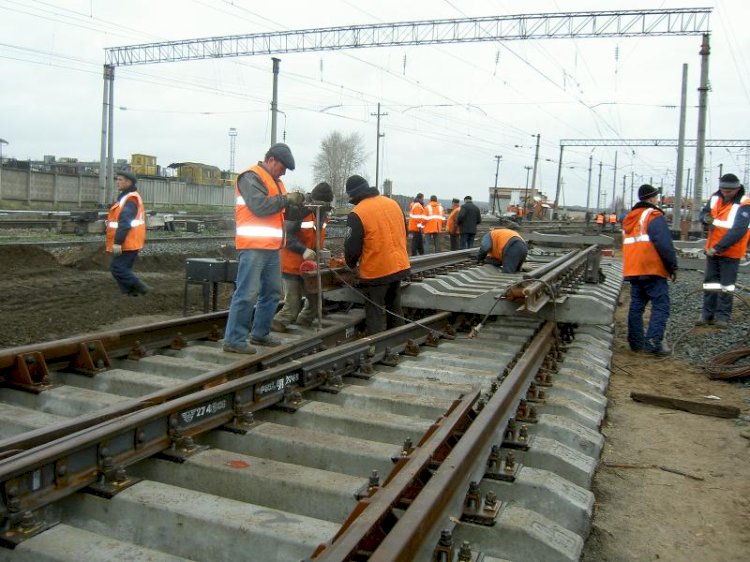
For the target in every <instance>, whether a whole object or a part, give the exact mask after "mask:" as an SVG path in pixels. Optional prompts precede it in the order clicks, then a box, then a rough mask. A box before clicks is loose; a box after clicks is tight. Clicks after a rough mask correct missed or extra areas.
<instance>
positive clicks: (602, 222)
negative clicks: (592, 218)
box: [596, 213, 604, 224]
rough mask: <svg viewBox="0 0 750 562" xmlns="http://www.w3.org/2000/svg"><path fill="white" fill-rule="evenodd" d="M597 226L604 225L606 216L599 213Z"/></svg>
mask: <svg viewBox="0 0 750 562" xmlns="http://www.w3.org/2000/svg"><path fill="white" fill-rule="evenodd" d="M596 224H604V215H603V214H601V213H599V214H598V215H596Z"/></svg>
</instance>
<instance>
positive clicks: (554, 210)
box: [552, 143, 564, 220]
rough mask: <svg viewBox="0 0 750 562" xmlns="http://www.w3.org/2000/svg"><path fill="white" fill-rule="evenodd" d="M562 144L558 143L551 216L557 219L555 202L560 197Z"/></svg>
mask: <svg viewBox="0 0 750 562" xmlns="http://www.w3.org/2000/svg"><path fill="white" fill-rule="evenodd" d="M563 148H564V145H563V144H562V143H561V144H560V159H559V160H558V161H557V187H556V188H555V202H554V204H553V207H554V209H553V211H552V218H553V219H555V220H557V203H558V201H559V199H560V181H561V180H562V160H563Z"/></svg>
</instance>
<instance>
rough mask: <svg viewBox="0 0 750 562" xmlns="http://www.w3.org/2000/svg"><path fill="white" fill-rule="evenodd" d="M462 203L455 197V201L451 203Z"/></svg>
mask: <svg viewBox="0 0 750 562" xmlns="http://www.w3.org/2000/svg"><path fill="white" fill-rule="evenodd" d="M460 202H461V201H459V200H458V199H456V198H455V197H454V198H453V200H452V201H451V203H460Z"/></svg>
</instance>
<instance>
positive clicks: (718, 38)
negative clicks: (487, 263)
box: [0, 0, 750, 206]
mask: <svg viewBox="0 0 750 562" xmlns="http://www.w3.org/2000/svg"><path fill="white" fill-rule="evenodd" d="M690 7H711V8H713V13H712V15H711V18H710V29H711V56H710V63H709V79H710V86H711V90H710V93H709V98H708V119H707V131H706V137H707V138H708V139H746V138H750V131H748V128H749V127H748V125H750V72H749V71H748V70H750V69H749V68H748V67H749V66H750V63H748V61H747V59H746V58H745V56H744V55H745V54H746V53H748V52H750V34H748V33H747V32H746V27H747V21H750V2H747V0H713V1H710V0H698V1H694V0H682V1H672V0H663V1H661V2H645V1H644V2H642V3H641V4H640V5H638V4H636V3H634V2H633V1H632V0H629V1H626V2H622V1H618V0H610V1H608V2H601V1H585V0H567V1H563V0H551V1H550V0H525V1H523V2H520V1H511V0H462V1H459V0H411V1H410V2H404V1H403V0H399V1H395V0H377V1H374V0H373V1H369V0H356V1H355V0H317V1H315V2H310V1H309V0H275V1H274V2H272V3H260V2H253V1H251V0H159V1H153V0H129V1H128V2H122V1H114V0H44V1H42V0H0V76H2V79H1V80H0V138H1V139H4V140H5V141H7V144H3V145H2V151H3V156H4V157H6V158H7V157H11V158H17V159H22V160H26V159H32V160H40V159H42V157H43V156H44V155H55V156H56V157H58V158H60V157H74V158H78V159H79V160H85V161H95V160H98V159H99V150H100V142H101V114H102V91H103V90H102V83H103V81H102V66H103V64H104V60H105V49H107V48H110V47H115V46H124V45H135V44H142V43H151V42H159V41H169V40H181V39H194V38H200V37H209V36H225V35H234V34H248V33H261V32H268V31H286V30H295V29H310V28H316V27H330V26H342V25H355V24H374V23H384V22H398V21H416V20H431V19H447V18H462V17H479V16H496V15H511V14H539V13H559V12H578V11H587V10H603V9H606V10H617V9H631V10H632V9H638V8H644V9H646V8H690ZM700 46H701V38H700V37H699V36H687V37H680V36H666V37H637V38H612V39H609V38H595V39H548V40H523V41H505V42H483V43H459V44H450V45H424V46H421V45H420V46H406V47H383V48H370V49H350V50H341V51H326V52H317V53H299V54H296V53H293V54H283V55H276V56H278V57H279V58H280V59H281V63H280V75H279V85H278V90H279V110H280V111H281V112H283V113H280V114H279V115H278V118H279V121H278V140H284V141H285V142H287V143H288V144H289V145H290V147H291V149H292V151H293V153H294V156H295V159H296V163H297V166H296V169H295V170H294V171H289V172H288V173H287V175H286V176H285V178H284V179H285V182H286V183H287V186H288V187H290V188H299V189H303V190H310V189H311V188H312V186H313V185H314V184H315V179H314V177H313V162H314V159H315V157H316V155H317V154H318V153H319V151H320V143H321V141H322V139H323V138H324V137H326V136H327V135H329V134H331V133H332V132H334V131H338V132H340V133H342V134H343V135H345V136H346V135H349V134H352V133H357V134H359V135H361V138H362V141H363V145H364V148H365V152H366V156H367V157H366V160H365V163H364V166H363V169H362V170H359V172H360V173H361V174H362V175H363V176H365V177H366V178H367V179H368V180H369V181H370V182H371V183H374V181H375V162H376V145H377V119H376V117H375V116H374V115H373V114H375V113H376V112H377V107H378V103H380V104H381V106H380V107H381V112H382V113H384V114H386V115H383V116H382V117H381V133H382V134H383V136H382V137H381V139H380V164H381V166H380V174H379V177H380V180H381V182H382V180H383V179H386V178H388V179H390V180H391V181H392V182H393V192H394V193H397V194H403V195H413V194H414V193H416V192H418V191H421V192H423V193H425V195H432V194H435V195H437V196H438V197H440V198H441V199H447V198H451V197H459V198H461V199H462V198H463V197H464V196H465V195H471V196H472V197H473V198H474V199H475V200H479V201H487V200H488V199H489V195H488V190H489V188H490V187H491V186H493V185H498V186H506V187H513V188H518V189H519V190H523V189H524V188H525V186H526V184H527V178H528V176H529V171H528V169H527V167H530V166H533V164H534V148H535V146H534V145H535V143H536V135H539V139H540V153H539V164H538V175H537V180H536V184H537V188H538V189H541V190H543V191H544V192H545V193H547V194H548V195H549V197H550V198H551V199H552V198H554V194H555V188H556V181H557V168H558V158H559V153H560V140H561V139H634V138H654V139H676V138H677V136H678V127H679V104H680V90H681V80H682V66H683V64H685V63H686V64H688V96H687V106H688V109H687V122H686V137H687V138H688V139H695V138H696V137H697V104H698V90H697V88H698V85H699V77H700V55H699V51H700ZM272 85H273V82H272V62H271V57H270V56H268V55H260V56H255V57H244V58H232V59H212V60H203V61H187V62H174V63H164V64H152V65H138V66H124V67H118V68H117V69H116V71H115V94H114V95H115V98H114V100H115V101H114V107H115V112H114V119H115V124H114V153H115V158H118V159H119V158H124V159H128V160H129V159H130V155H131V154H134V153H143V154H150V155H154V156H156V157H157V163H158V164H160V165H161V166H167V165H169V164H170V163H173V162H183V161H196V162H202V163H205V164H211V165H215V166H219V167H220V168H221V169H223V170H225V169H228V168H229V166H230V138H229V130H230V128H234V129H236V131H237V136H236V144H235V171H241V170H243V169H245V168H247V167H248V166H250V165H253V164H255V163H256V162H257V161H258V160H260V159H262V156H263V154H264V153H265V151H266V150H267V148H268V146H269V145H270V140H271V112H270V101H271V96H272ZM615 153H617V169H616V170H615V168H614V162H615ZM496 156H501V158H500V159H498V158H496ZM589 157H591V158H592V161H593V166H594V171H593V174H592V182H591V184H592V191H591V192H589V191H588V189H587V187H588V166H589ZM694 160H695V149H686V152H685V168H686V171H685V174H686V175H687V169H690V168H692V167H693V166H694ZM676 161H677V154H676V150H675V149H674V148H640V147H638V148H631V147H622V146H621V147H595V148H593V149H592V148H591V147H566V148H565V151H564V154H563V165H562V171H563V174H562V193H561V196H560V204H561V205H562V204H565V205H585V204H586V201H587V199H589V200H590V202H591V203H590V204H591V205H592V206H593V205H594V203H595V201H594V200H595V199H596V192H597V187H598V168H599V163H600V162H601V163H602V180H601V189H602V201H606V200H609V199H611V197H612V193H613V191H614V190H616V192H617V193H618V194H619V193H620V192H621V190H622V185H623V176H624V177H625V184H626V190H627V191H626V200H627V198H628V197H629V188H630V185H631V183H633V184H634V185H635V188H636V189H637V187H638V185H640V184H641V183H644V182H650V183H653V184H654V185H657V186H662V187H663V189H664V191H665V192H666V193H670V192H672V191H673V190H674V188H673V185H674V180H675V169H676ZM748 162H750V159H748V157H747V155H746V152H745V150H744V149H742V148H729V149H727V148H713V149H710V150H709V149H707V150H706V155H705V167H706V171H705V174H704V178H705V185H706V187H705V188H704V193H706V192H710V191H712V190H713V188H715V187H716V179H717V178H718V175H719V167H720V166H721V169H722V170H723V172H724V173H727V172H730V171H731V172H734V173H736V174H737V175H738V176H739V177H740V179H743V180H745V181H747V173H748V170H747V167H746V165H747V163H748ZM498 163H499V165H498ZM496 176H497V183H496V179H495V178H496ZM684 181H686V179H685V180H684ZM529 183H531V180H530V179H529Z"/></svg>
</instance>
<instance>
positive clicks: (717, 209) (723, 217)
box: [706, 195, 750, 259]
mask: <svg viewBox="0 0 750 562" xmlns="http://www.w3.org/2000/svg"><path fill="white" fill-rule="evenodd" d="M709 204H710V206H711V216H712V217H713V218H714V221H713V223H712V224H711V226H712V227H713V228H711V231H710V232H709V234H708V240H707V241H706V249H708V248H713V247H714V246H715V245H716V244H718V243H719V241H720V240H721V239H722V238H724V235H725V234H726V233H727V232H729V231H730V230H731V228H732V226H734V219H735V217H736V216H737V211H739V209H740V207H744V206H745V205H750V197H747V196H743V197H742V198H741V199H740V202H739V203H736V202H735V201H728V202H726V203H725V202H724V199H723V198H722V197H720V196H719V195H713V196H712V197H711V200H710V202H709ZM748 239H750V230H748V231H747V233H746V234H745V236H743V237H742V238H740V240H739V242H737V243H736V244H733V245H732V246H730V247H729V248H727V249H726V250H724V251H723V252H721V254H718V255H720V256H721V257H722V258H735V259H741V258H744V257H745V252H747V244H748Z"/></svg>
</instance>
